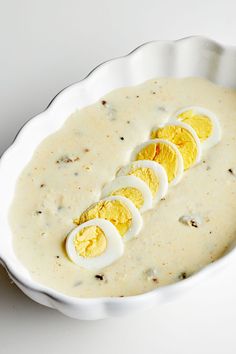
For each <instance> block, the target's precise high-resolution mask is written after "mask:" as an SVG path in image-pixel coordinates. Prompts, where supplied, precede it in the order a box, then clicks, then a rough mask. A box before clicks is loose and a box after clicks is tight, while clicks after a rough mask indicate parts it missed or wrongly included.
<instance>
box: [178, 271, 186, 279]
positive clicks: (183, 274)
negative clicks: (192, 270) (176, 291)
mask: <svg viewBox="0 0 236 354" xmlns="http://www.w3.org/2000/svg"><path fill="white" fill-rule="evenodd" d="M178 278H179V280H183V279H186V278H187V273H186V272H182V273H180V275H179V276H178Z"/></svg>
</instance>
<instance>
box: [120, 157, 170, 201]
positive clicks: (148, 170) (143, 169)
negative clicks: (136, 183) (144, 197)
mask: <svg viewBox="0 0 236 354" xmlns="http://www.w3.org/2000/svg"><path fill="white" fill-rule="evenodd" d="M124 175H129V176H136V177H138V178H139V179H141V180H142V181H144V182H145V183H146V184H147V186H148V187H149V189H150V191H151V193H152V198H153V203H157V202H158V201H159V200H160V199H161V198H163V197H164V196H165V195H166V193H167V190H168V178H167V174H166V171H165V169H164V167H162V166H161V165H160V164H159V163H157V162H155V161H149V160H139V161H134V162H132V163H130V164H129V165H127V166H125V167H122V168H121V169H120V170H119V171H118V173H117V176H124Z"/></svg>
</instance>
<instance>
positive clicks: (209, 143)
mask: <svg viewBox="0 0 236 354" xmlns="http://www.w3.org/2000/svg"><path fill="white" fill-rule="evenodd" d="M189 110H191V111H193V112H194V113H196V114H202V115H204V116H206V117H207V118H209V119H210V120H211V122H212V125H213V131H212V134H211V135H210V136H209V138H207V139H206V140H205V141H203V142H201V146H202V149H204V150H206V149H210V148H211V147H213V146H214V145H216V144H217V143H218V142H219V141H220V140H221V135H222V134H221V127H220V122H219V119H218V118H217V116H216V115H215V114H214V113H213V112H211V111H209V110H208V109H206V108H204V107H200V106H187V107H184V108H181V109H179V110H178V111H176V112H175V113H174V115H173V116H172V117H171V118H170V119H169V122H174V121H178V122H179V121H181V119H178V116H179V115H180V114H182V113H184V112H186V111H189ZM185 124H186V123H185Z"/></svg>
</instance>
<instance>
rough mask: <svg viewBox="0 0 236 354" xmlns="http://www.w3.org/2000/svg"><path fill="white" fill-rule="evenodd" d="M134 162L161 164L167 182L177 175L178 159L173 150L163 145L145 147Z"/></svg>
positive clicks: (154, 144)
mask: <svg viewBox="0 0 236 354" xmlns="http://www.w3.org/2000/svg"><path fill="white" fill-rule="evenodd" d="M136 160H151V161H156V162H159V164H161V165H162V166H163V167H164V169H165V170H166V173H167V176H168V181H169V182H171V181H172V180H173V179H174V178H175V177H176V175H177V169H178V158H177V154H176V152H175V150H174V149H173V148H172V147H171V146H169V145H167V144H165V143H157V144H156V143H153V144H149V145H147V146H145V147H144V148H143V149H142V150H140V151H139V153H138V154H137V156H136Z"/></svg>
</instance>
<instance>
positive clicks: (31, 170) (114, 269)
mask: <svg viewBox="0 0 236 354" xmlns="http://www.w3.org/2000/svg"><path fill="white" fill-rule="evenodd" d="M103 100H104V101H106V102H102V101H103ZM189 105H199V106H203V107H205V108H207V109H209V110H211V111H213V112H214V113H215V114H216V115H217V116H218V118H219V120H220V124H221V127H222V140H221V141H220V143H219V144H218V145H217V146H215V147H213V148H212V149H210V150H208V151H206V152H204V154H203V158H202V162H201V163H200V164H198V165H197V166H194V167H193V168H191V169H190V170H189V171H188V172H185V174H184V177H183V179H182V180H181V181H180V183H179V184H178V185H177V186H174V187H172V188H170V189H169V191H168V194H167V196H166V198H165V200H163V201H161V202H160V203H159V204H158V206H156V207H155V208H153V209H151V210H149V211H147V212H145V213H144V214H143V220H144V226H143V229H142V231H141V234H140V236H139V237H138V238H137V239H133V240H132V241H130V242H128V243H126V245H125V253H124V255H123V256H122V257H121V258H120V259H119V260H118V261H117V262H115V263H114V264H112V265H111V266H109V267H107V268H105V269H103V270H102V272H100V273H102V274H103V275H104V279H103V280H100V279H97V278H95V275H96V273H95V272H92V271H88V270H85V269H82V268H80V267H78V266H77V265H75V264H73V263H72V262H71V261H69V259H68V258H67V256H66V254H65V251H64V241H65V238H66V235H67V234H68V232H69V231H70V230H71V229H72V228H73V227H74V225H73V218H75V217H78V216H79V215H80V213H81V212H82V211H84V210H85V208H87V207H88V206H90V205H91V204H92V203H94V202H95V201H97V200H99V198H100V193H101V190H102V188H103V186H104V184H105V183H107V182H109V181H110V180H112V179H113V178H114V177H115V174H116V172H117V170H118V169H119V168H120V167H122V166H124V165H126V164H127V163H129V162H130V156H131V154H132V151H133V149H134V148H135V147H136V146H137V145H138V144H140V143H142V142H144V141H145V140H148V138H149V135H150V131H151V129H152V128H153V127H154V126H157V125H158V124H160V123H163V122H164V121H166V119H167V118H168V117H169V116H170V115H171V114H172V113H173V112H175V111H176V110H177V109H180V108H182V107H183V106H189ZM235 132H236V91H234V90H230V89H225V88H222V87H219V86H216V85H214V84H212V83H211V82H208V81H206V80H203V79H200V78H186V79H156V80H151V81H148V82H146V83H144V84H142V85H140V86H136V87H131V88H122V89H119V90H116V91H113V92H111V93H109V94H108V95H107V96H106V97H104V98H102V99H101V100H100V101H99V102H97V103H96V104H94V105H91V106H89V107H87V108H85V109H83V110H81V111H78V112H75V113H74V114H73V115H72V116H71V117H69V118H68V119H67V121H66V123H65V124H64V126H63V127H62V129H61V130H59V131H58V132H56V133H55V134H53V135H51V136H49V137H48V138H47V139H45V140H44V141H43V142H42V143H41V144H40V146H39V147H38V148H37V150H36V151H35V153H34V156H33V158H32V160H31V162H30V163H29V164H28V166H26V168H25V169H24V171H23V172H22V174H21V176H20V178H19V181H18V184H17V188H16V193H15V197H14V201H13V204H12V208H11V211H10V222H11V227H12V231H13V235H14V246H15V252H16V254H17V256H18V257H19V259H20V260H21V262H22V263H23V264H24V265H25V267H26V268H27V269H28V270H29V272H30V274H31V275H32V277H33V278H34V279H36V280H37V281H39V282H40V283H42V284H45V285H47V286H49V287H52V288H54V289H57V290H59V291H61V292H63V293H66V294H69V295H72V296H81V297H96V296H126V295H134V294H140V293H143V292H146V291H148V290H151V289H154V288H156V287H158V286H162V285H165V284H169V283H173V282H176V281H178V280H179V279H181V278H184V277H185V276H189V275H191V274H193V273H194V272H196V271H198V270H200V269H201V268H202V267H204V266H205V265H207V264H209V263H210V262H213V261H214V260H216V259H218V258H219V257H220V256H222V255H223V254H224V253H225V251H226V250H227V248H228V247H229V246H230V245H231V243H232V242H233V241H234V240H235V239H236V223H235V220H236V177H235V176H234V172H235V174H236V134H235ZM121 138H124V139H121ZM229 169H232V171H233V173H231V172H229V171H228V170H229ZM192 214H194V215H197V217H198V221H199V220H200V221H201V222H200V223H199V225H198V227H197V228H196V227H192V226H188V225H186V224H185V223H183V222H180V221H179V219H180V218H181V217H182V216H184V215H192Z"/></svg>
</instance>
